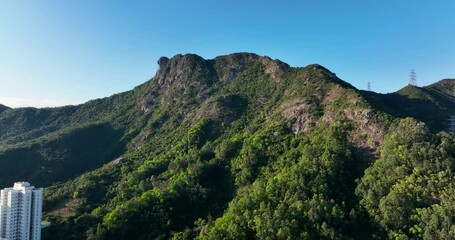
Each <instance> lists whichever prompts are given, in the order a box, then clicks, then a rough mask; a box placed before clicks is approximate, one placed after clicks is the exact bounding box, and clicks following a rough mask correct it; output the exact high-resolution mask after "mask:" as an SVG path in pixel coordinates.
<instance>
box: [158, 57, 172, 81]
mask: <svg viewBox="0 0 455 240" xmlns="http://www.w3.org/2000/svg"><path fill="white" fill-rule="evenodd" d="M168 64H169V58H167V57H161V58H160V59H158V70H157V71H156V74H155V76H156V77H158V79H160V76H162V75H163V73H164V71H166V68H167V65H168ZM158 83H159V84H163V82H160V81H159V80H158Z"/></svg>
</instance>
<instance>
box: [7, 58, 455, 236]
mask: <svg viewBox="0 0 455 240" xmlns="http://www.w3.org/2000/svg"><path fill="white" fill-rule="evenodd" d="M157 64H158V69H157V72H156V74H155V76H154V77H153V78H152V79H150V80H149V81H146V82H145V83H143V84H141V85H139V86H137V87H135V88H134V89H132V90H130V91H126V92H122V93H118V94H114V95H112V96H110V97H106V98H102V99H96V100H91V101H88V102H87V103H84V104H80V105H77V106H66V107H60V108H52V109H33V108H27V109H21V108H19V109H9V110H5V111H3V112H1V111H0V185H1V186H7V185H10V184H11V182H12V181H14V179H15V178H21V179H22V180H26V181H30V182H32V183H33V184H34V185H36V186H43V187H46V188H45V196H46V199H45V202H44V212H45V218H46V219H47V220H49V221H51V223H52V226H51V227H49V228H48V229H46V230H44V232H43V234H44V236H43V238H49V239H60V238H64V237H66V236H72V238H73V239H125V238H127V237H128V238H134V239H140V238H144V239H145V238H151V239H154V238H164V239H166V238H174V239H193V238H198V239H220V238H221V239H225V238H227V239H249V238H267V236H269V237H270V236H282V237H283V238H286V237H287V238H305V237H306V238H328V239H337V238H340V239H343V238H352V239H365V238H374V236H379V237H378V238H381V237H382V238H386V237H392V236H398V235H399V234H405V235H406V236H415V237H418V236H420V235H419V233H414V232H413V230H412V229H411V228H412V227H414V225H415V226H419V227H420V228H422V229H425V227H421V225H419V224H421V223H422V222H425V221H424V220H422V221H420V220H419V221H420V222H415V221H417V220H412V219H423V218H424V216H421V215H413V216H412V218H411V217H410V216H404V217H402V219H407V220H406V222H400V221H399V220H396V221H397V222H398V223H397V222H393V221H394V220H393V219H392V218H391V217H389V216H390V214H392V213H390V212H388V210H387V209H385V210H384V209H382V208H380V207H379V202H380V200H381V201H383V202H387V201H389V200H391V199H395V198H396V197H397V196H402V195H400V194H401V193H400V194H398V193H396V192H394V191H395V190H397V189H403V188H404V187H405V186H408V185H405V186H401V185H399V186H401V187H402V188H396V189H395V188H392V185H393V184H392V185H390V186H389V185H387V184H389V182H390V181H392V180H393V181H395V180H396V181H397V182H395V183H394V184H401V183H402V182H400V181H405V179H403V176H404V177H406V176H413V177H416V178H417V177H428V176H430V177H431V176H434V175H431V174H424V175H419V174H420V173H421V172H418V171H417V172H413V170H412V169H413V166H421V168H419V169H426V168H428V167H429V166H430V167H431V166H432V165H431V164H429V165H428V164H426V165H425V164H423V165H422V163H421V162H418V161H417V160H412V161H417V162H411V161H406V162H404V163H401V161H400V160H393V161H389V160H390V159H396V156H399V158H398V159H401V158H403V157H409V156H411V157H410V158H412V159H421V158H423V157H422V156H429V155H428V154H427V155H425V154H423V153H422V151H423V150H422V151H420V150H419V151H417V152H414V151H415V149H422V146H424V145H425V144H427V145H428V144H430V145H431V146H429V147H428V148H429V149H437V151H441V152H440V153H438V154H439V155H438V156H439V157H438V158H436V160H434V161H436V162H437V163H438V164H439V165H437V166H439V167H438V168H434V169H433V168H431V169H430V170H431V171H439V169H443V171H449V170H448V169H450V168H451V166H452V165H451V163H450V162H448V161H446V160H445V159H446V157H448V158H449V157H450V156H448V155H447V154H449V155H450V154H451V153H452V152H455V151H452V150H451V149H450V146H452V145H451V144H449V143H448V142H450V141H453V140H452V138H451V137H450V136H449V135H447V134H445V133H443V132H442V133H438V134H433V133H434V132H438V131H439V130H443V129H444V128H445V126H444V124H442V123H443V122H444V121H445V119H446V118H447V116H448V115H450V113H451V109H453V108H452V102H451V101H449V100H447V98H446V97H441V96H440V95H438V94H436V93H434V92H432V91H431V90H428V89H427V88H418V87H412V86H408V87H405V88H404V89H402V90H400V91H399V92H397V93H393V94H377V93H373V92H368V91H361V90H358V89H356V88H355V87H353V86H352V85H351V84H349V83H347V82H345V81H343V80H341V79H339V78H338V77H337V76H336V75H335V74H334V73H332V72H330V71H329V70H328V69H326V68H324V67H323V66H320V65H317V64H311V65H308V66H306V67H298V68H295V67H290V66H289V65H287V64H286V63H283V62H281V61H279V60H272V59H271V58H269V57H266V56H259V55H257V54H252V53H236V54H230V55H225V56H219V57H215V58H214V59H208V60H206V59H203V58H202V57H200V56H197V55H195V54H183V55H181V54H179V55H176V56H174V57H172V58H167V57H162V58H160V59H159V60H158V62H157ZM445 84H449V85H450V83H445ZM436 85H437V84H436ZM438 91H439V90H438ZM443 94H446V95H447V93H443ZM407 117H414V118H415V119H417V120H418V121H416V120H414V119H410V118H407ZM419 121H421V122H424V123H425V124H421V122H419ZM422 139H424V140H425V141H424V142H421V141H422ZM413 144H417V145H416V146H414V145H413ZM419 144H420V145H419ZM438 144H440V145H438ZM427 145H425V146H427ZM424 149H427V148H426V147H425V148H424ZM412 154H414V155H412ZM419 154H423V155H419ZM431 154H433V155H434V154H436V153H435V152H432V153H431ZM441 159H442V160H441ZM438 161H442V162H441V163H439V162H438ZM422 162H424V161H423V160H422ZM16 163H20V164H21V165H22V166H23V168H21V169H20V171H19V170H15V169H14V168H13V166H14V164H16ZM381 164H382V165H381ZM400 164H405V165H403V166H401V165H400ZM406 164H411V165H406ZM384 166H386V167H385V168H383V167H384ZM444 166H445V167H444ZM395 167H396V169H395ZM409 169H410V170H409ZM389 170H390V171H396V172H387V171H389ZM430 170H428V171H430ZM384 171H385V172H386V173H384V176H393V177H394V178H390V179H392V180H390V179H389V180H387V179H383V175H381V174H382V173H383V172H384ZM403 171H404V172H403ZM440 174H443V173H440ZM438 176H439V175H438ZM441 176H442V175H441ZM372 179H373V180H372ZM430 180H431V181H435V180H434V179H429V180H428V181H430ZM422 182H425V181H421V182H420V183H422ZM374 183H377V184H378V185H374ZM383 183H384V184H385V185H382V184H383ZM386 183H387V184H386ZM379 185H380V186H379ZM397 186H398V185H397ZM419 186H420V185H419ZM444 186H445V185H444ZM444 186H443V185H441V186H439V185H437V187H435V188H434V189H436V190H437V191H449V190H448V189H446V188H445V187H444ZM436 190H435V191H436ZM371 191H372V192H371ZM397 191H398V190H397ZM388 192H391V193H393V194H394V195H387V194H388ZM381 194H385V195H381ZM419 194H420V193H419ZM422 194H423V195H422V197H419V198H416V200H415V201H416V204H417V203H418V204H417V205H419V206H424V207H429V208H428V209H430V208H431V207H432V206H428V205H427V203H429V202H431V203H433V202H435V203H438V204H440V206H444V207H445V206H449V205H450V204H449V205H447V204H448V203H450V201H451V200H447V204H446V202H444V201H445V200H444V201H442V200H441V199H438V198H433V197H434V196H433V195H431V194H430V195H425V194H424V193H422ZM435 194H436V193H435ZM438 194H442V193H441V192H438V193H437V194H436V195H438ZM404 195H405V196H409V194H408V195H406V194H404ZM411 195H412V194H411ZM371 196H373V197H371ZM412 196H414V195H412ZM432 196H433V197H432ZM382 197H383V198H382ZM377 198H381V199H377ZM419 199H425V201H423V200H419ZM402 200H403V199H401V198H400V199H398V200H397V201H402ZM419 201H420V202H419ZM422 201H423V202H422ZM391 204H396V203H395V202H392V203H391ZM318 206H319V207H318ZM412 206H414V205H409V206H408V205H405V206H402V205H400V206H399V207H402V208H406V207H412ZM291 208H292V209H293V211H292V212H287V211H288V210H286V209H291ZM324 209H330V211H328V212H327V211H326V210H324ZM406 211H409V212H413V213H415V214H418V213H417V210H415V209H414V208H412V209H407V210H406ZM428 211H430V210H428ZM447 211H451V210H450V209H447ZM62 213H65V214H62ZM239 213H245V214H239ZM264 216H271V217H267V218H264ZM384 216H388V217H384ZM327 219H329V220H327ZM408 219H411V220H408ZM403 221H404V220H403ZM413 221H414V222H413ZM274 224H282V225H280V226H276V225H274ZM393 224H394V225H393ZM400 224H401V225H400ZM409 224H411V225H409ZM392 225H393V226H398V227H395V228H391V227H390V226H392ZM150 226H152V228H150ZM356 226H362V227H361V228H358V227H356ZM267 229H269V230H267ZM378 229H379V230H378ZM428 231H431V229H429V230H428ZM394 234H395V235H394ZM397 234H398V235H397Z"/></svg>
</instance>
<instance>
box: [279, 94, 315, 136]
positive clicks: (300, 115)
mask: <svg viewBox="0 0 455 240" xmlns="http://www.w3.org/2000/svg"><path fill="white" fill-rule="evenodd" d="M312 108H313V105H311V104H308V103H305V101H304V100H303V99H294V100H291V101H287V102H285V103H283V104H282V105H281V107H280V109H281V110H280V111H281V115H282V116H283V118H284V119H286V120H287V121H290V122H291V123H292V132H293V133H299V132H302V131H303V132H305V131H307V130H308V129H309V128H310V126H311V125H312V124H313V123H314V122H315V121H316V119H315V117H314V116H313V115H312V114H311V110H312Z"/></svg>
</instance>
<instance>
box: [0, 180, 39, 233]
mask: <svg viewBox="0 0 455 240" xmlns="http://www.w3.org/2000/svg"><path fill="white" fill-rule="evenodd" d="M42 205H43V189H42V188H35V187H33V186H30V183H28V182H17V183H14V186H13V187H12V188H5V189H3V190H1V191H0V239H3V238H4V239H8V240H40V239H41V215H42Z"/></svg>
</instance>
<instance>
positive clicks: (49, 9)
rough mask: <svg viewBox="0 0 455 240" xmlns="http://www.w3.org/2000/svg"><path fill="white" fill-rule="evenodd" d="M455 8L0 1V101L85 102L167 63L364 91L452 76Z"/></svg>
mask: <svg viewBox="0 0 455 240" xmlns="http://www.w3.org/2000/svg"><path fill="white" fill-rule="evenodd" d="M454 12H455V1H453V0H439V1H428V0H425V1H421V0H414V1H407V0H400V1H397V0H381V1H377V0H375V1H373V0H355V1H354V0H351V1H347V0H346V1H340V0H301V1H268V0H262V1H259V0H258V1H256V0H251V1H248V0H243V1H241V0H231V1H213V0H200V1H190V0H186V1H183V0H174V1H122V0H116V1H112V0H109V1H107V0H97V1H93V0H78V1H70V0H40V1H33V0H24V1H10V0H0V103H3V104H6V105H9V106H13V107H17V106H36V107H42V106H57V105H63V104H78V103H82V102H85V101H87V100H90V99H95V98H100V97H106V96H110V95H112V94H114V93H118V92H122V91H127V90H130V89H132V88H133V87H134V86H136V85H138V84H141V83H143V82H145V81H147V80H149V79H150V78H152V77H153V75H154V73H155V71H156V67H157V66H156V61H157V60H158V58H159V57H161V56H168V57H172V56H173V55H175V54H178V53H196V54H198V55H200V56H202V57H204V58H206V59H210V58H213V57H215V56H218V55H225V54H229V53H233V52H255V53H258V54H260V55H267V56H270V57H271V58H277V59H280V60H282V61H284V62H287V63H288V64H290V65H291V66H306V65H308V64H312V63H319V64H321V65H323V66H325V67H327V68H328V69H330V70H331V71H333V72H335V73H336V74H337V75H338V76H339V77H340V78H342V79H343V80H345V81H347V82H349V83H351V84H353V85H354V86H356V87H357V88H359V89H366V87H367V82H368V81H369V82H371V87H372V90H374V91H376V92H382V93H386V92H393V91H396V90H398V89H400V88H401V87H403V86H405V85H406V84H407V82H408V75H409V72H410V70H411V69H415V70H416V72H417V76H418V79H417V81H418V84H419V85H428V84H430V83H433V82H436V81H438V80H440V79H443V78H455V14H453V13H454Z"/></svg>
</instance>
